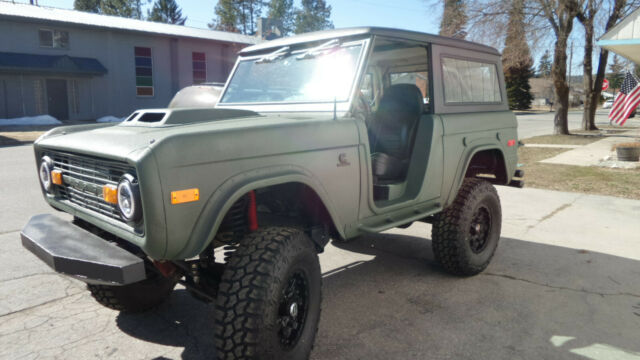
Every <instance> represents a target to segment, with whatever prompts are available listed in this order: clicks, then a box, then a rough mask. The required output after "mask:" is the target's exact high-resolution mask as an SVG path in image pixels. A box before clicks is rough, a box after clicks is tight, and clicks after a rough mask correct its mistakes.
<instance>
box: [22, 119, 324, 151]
mask: <svg viewBox="0 0 640 360" xmlns="http://www.w3.org/2000/svg"><path fill="white" fill-rule="evenodd" d="M145 116H147V118H146V119H145ZM316 117H317V116H316ZM311 118H315V117H312V116H301V115H300V114H297V115H294V114H283V115H278V114H273V115H269V116H263V115H259V114H257V113H255V112H252V111H246V110H232V109H156V110H141V111H137V112H135V113H134V114H132V115H131V116H130V117H129V118H127V120H125V121H124V122H122V123H118V124H115V125H114V124H91V125H80V126H65V127H59V128H55V129H53V130H51V131H50V132H48V133H46V134H44V135H43V136H42V137H41V138H40V139H38V140H37V141H36V143H35V144H36V146H37V147H44V148H48V149H53V150H58V151H66V152H75V153H82V154H87V155H93V156H99V157H108V158H111V159H114V160H120V161H127V159H133V160H135V158H136V156H134V153H137V152H139V151H142V150H144V149H146V148H148V147H152V148H153V147H156V146H159V145H160V144H161V143H163V142H165V140H168V139H170V138H176V137H181V136H184V135H194V134H202V135H204V134H211V133H212V132H215V133H217V132H221V133H227V134H228V132H229V131H236V130H246V129H250V128H262V127H273V126H276V127H280V126H283V125H285V124H290V123H300V122H305V120H309V119H311ZM151 119H155V121H151Z"/></svg>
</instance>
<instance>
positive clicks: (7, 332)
mask: <svg viewBox="0 0 640 360" xmlns="http://www.w3.org/2000/svg"><path fill="white" fill-rule="evenodd" d="M546 126H549V124H548V123H547V125H546ZM533 127H534V126H533V125H532V128H533ZM0 169H2V170H0V184H2V185H1V186H0V199H2V200H1V202H0V206H1V208H0V244H1V246H2V251H1V252H0V358H2V359H36V358H37V359H43V358H44V359H48V358H58V359H87V358H99V359H102V358H109V359H178V358H184V359H214V358H215V349H214V345H213V338H212V336H213V335H212V327H213V323H214V319H213V316H212V308H211V306H210V305H207V304H204V303H201V302H199V301H197V300H195V299H193V298H192V297H191V296H190V295H189V294H188V293H187V292H186V291H185V290H184V289H181V288H178V289H177V290H176V291H175V292H174V294H173V295H172V296H171V298H170V299H169V301H168V302H167V303H165V304H163V305H162V306H160V307H159V308H157V309H155V310H153V311H150V312H148V313H145V314H140V315H124V314H119V313H118V312H116V311H113V310H109V309H106V308H103V307H101V306H100V305H98V304H97V303H95V302H94V301H93V299H92V298H91V296H90V295H89V294H88V292H87V291H85V289H84V284H83V283H81V282H79V281H76V280H73V279H69V278H66V277H64V276H60V275H58V274H55V273H53V272H52V271H51V270H50V269H49V268H48V267H47V266H46V265H44V264H43V263H42V262H41V261H40V260H38V259H37V258H36V257H35V256H33V255H32V254H31V253H29V252H28V251H26V250H24V249H23V248H22V246H21V244H20V239H19V230H20V228H21V227H22V226H23V225H24V224H25V223H26V221H27V220H28V218H29V217H30V216H32V215H34V214H37V213H43V212H49V213H56V214H57V215H58V216H62V217H67V218H68V216H67V215H65V214H62V213H59V212H55V211H54V210H53V209H51V208H50V207H48V206H47V205H46V204H45V202H44V200H43V199H42V194H41V192H40V190H39V185H38V181H37V178H36V169H35V164H34V159H33V154H32V150H31V147H30V146H19V147H6V148H0ZM499 194H500V197H501V200H502V208H503V218H504V219H503V227H502V238H501V243H500V246H499V248H498V251H497V254H496V256H495V258H494V260H493V262H492V264H491V265H490V266H489V268H488V269H487V270H486V271H485V272H484V273H482V274H481V275H478V276H475V277H469V278H458V277H453V276H450V275H447V274H446V273H444V272H443V271H441V270H440V268H439V267H438V266H437V264H436V263H435V261H434V258H433V253H432V252H431V247H430V245H431V244H430V237H431V236H430V226H429V225H427V224H422V223H416V224H414V225H412V226H411V227H409V228H408V229H404V230H400V229H394V230H391V231H388V232H385V233H383V234H376V235H371V236H366V237H363V238H360V239H358V240H356V241H354V242H351V243H347V244H337V243H331V244H329V245H328V247H327V249H326V251H325V253H323V254H321V255H320V261H321V266H322V271H323V296H324V299H323V312H322V319H321V322H320V328H319V332H318V336H317V339H316V344H315V349H314V351H313V354H312V359H318V360H320V359H595V360H605V359H640V342H639V341H638V338H639V337H638V336H639V334H640V246H639V245H640V236H639V235H638V234H640V221H638V216H639V215H640V201H636V200H627V199H621V198H614V197H605V196H592V195H584V194H576V193H564V192H555V191H545V190H536V189H526V188H525V189H514V188H506V187H499Z"/></svg>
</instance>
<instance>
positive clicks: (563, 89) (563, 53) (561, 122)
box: [551, 24, 572, 135]
mask: <svg viewBox="0 0 640 360" xmlns="http://www.w3.org/2000/svg"><path fill="white" fill-rule="evenodd" d="M571 26H572V25H571V24H569V25H567V26H566V27H562V28H561V30H562V31H559V32H558V38H557V39H556V44H555V50H554V56H553V67H552V69H551V75H552V77H553V86H554V87H555V92H556V104H557V105H558V106H557V107H556V115H555V117H554V119H553V133H554V134H561V135H568V134H569V122H568V116H569V85H568V84H567V39H568V38H569V34H570V33H571ZM567 27H568V30H567Z"/></svg>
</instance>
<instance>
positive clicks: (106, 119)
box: [96, 116, 125, 123]
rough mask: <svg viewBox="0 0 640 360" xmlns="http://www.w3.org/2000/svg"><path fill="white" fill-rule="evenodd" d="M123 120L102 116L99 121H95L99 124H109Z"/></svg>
mask: <svg viewBox="0 0 640 360" xmlns="http://www.w3.org/2000/svg"><path fill="white" fill-rule="evenodd" d="M124 119H125V118H119V117H115V116H103V117H101V118H100V119H98V120H96V122H99V123H110V122H123V121H124Z"/></svg>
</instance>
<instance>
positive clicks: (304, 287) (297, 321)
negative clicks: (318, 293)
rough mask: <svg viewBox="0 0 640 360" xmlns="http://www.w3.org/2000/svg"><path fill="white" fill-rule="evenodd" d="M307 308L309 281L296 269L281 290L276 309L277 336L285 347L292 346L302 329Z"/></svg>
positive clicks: (296, 341)
mask: <svg viewBox="0 0 640 360" xmlns="http://www.w3.org/2000/svg"><path fill="white" fill-rule="evenodd" d="M308 308H309V282H308V281H307V277H306V276H305V274H304V273H303V272H302V271H296V272H294V273H293V274H292V275H291V276H289V279H288V280H287V282H286V286H285V287H284V289H283V290H282V296H281V299H280V305H279V308H278V309H279V310H278V320H279V323H280V329H279V331H278V336H279V337H280V343H281V344H282V346H284V348H285V349H289V348H292V347H294V346H295V345H296V344H297V343H298V340H299V339H300V335H301V334H302V331H303V330H304V324H305V321H306V319H307V310H308Z"/></svg>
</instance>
